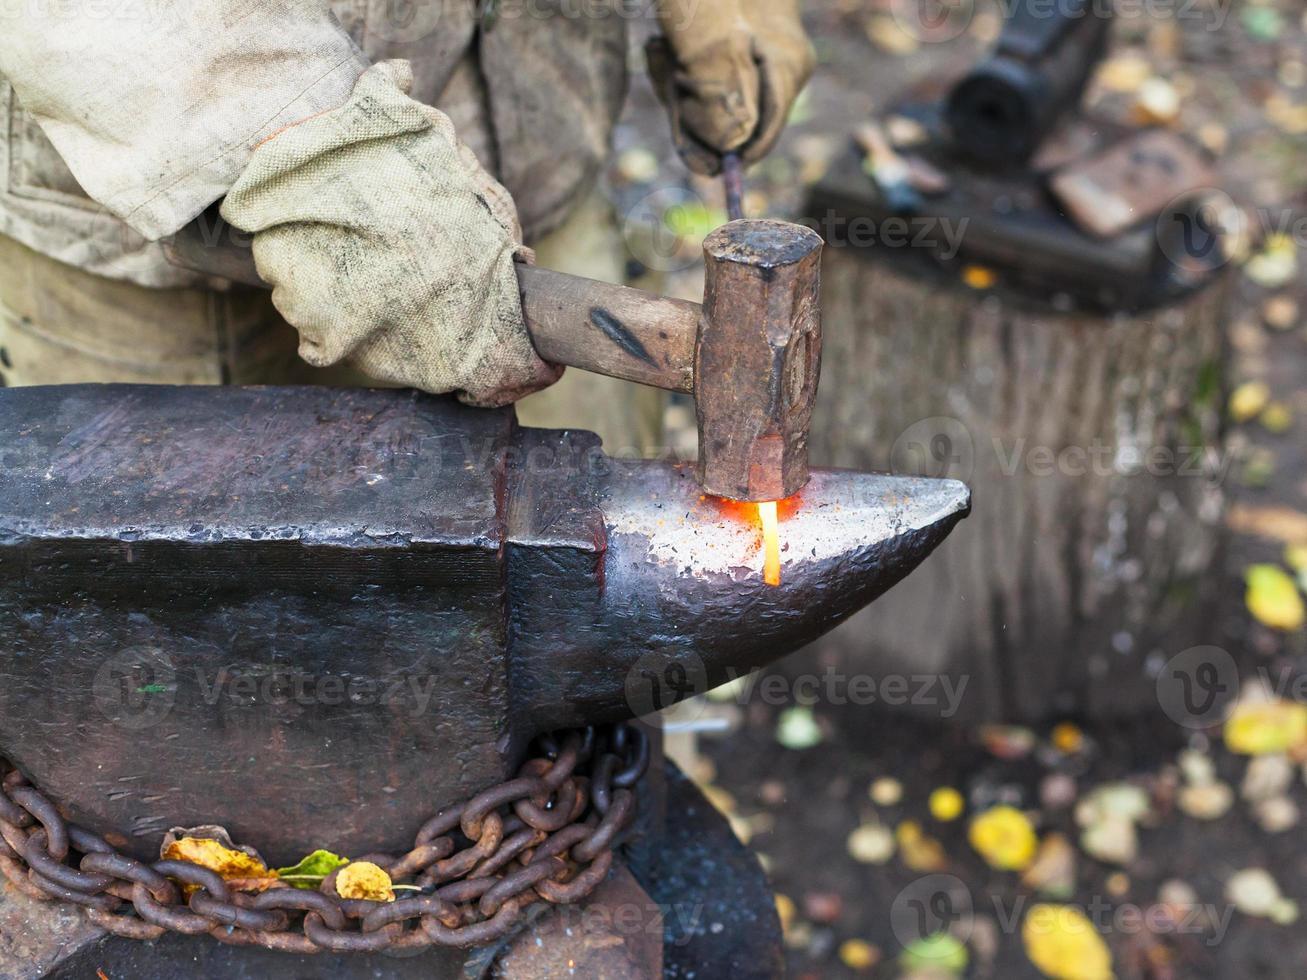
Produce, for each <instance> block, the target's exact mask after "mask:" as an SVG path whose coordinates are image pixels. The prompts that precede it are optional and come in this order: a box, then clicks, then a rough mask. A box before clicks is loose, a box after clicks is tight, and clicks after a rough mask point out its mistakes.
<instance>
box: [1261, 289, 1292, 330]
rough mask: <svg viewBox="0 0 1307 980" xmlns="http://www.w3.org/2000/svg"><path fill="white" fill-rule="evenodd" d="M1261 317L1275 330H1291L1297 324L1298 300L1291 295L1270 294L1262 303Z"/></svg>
mask: <svg viewBox="0 0 1307 980" xmlns="http://www.w3.org/2000/svg"><path fill="white" fill-rule="evenodd" d="M1262 319H1263V320H1265V321H1266V325H1267V326H1269V327H1271V328H1273V329H1275V330H1292V329H1293V328H1294V327H1295V326H1297V325H1298V302H1297V300H1295V299H1294V298H1293V297H1292V296H1272V297H1271V298H1270V299H1268V300H1267V301H1266V302H1265V303H1264V304H1262Z"/></svg>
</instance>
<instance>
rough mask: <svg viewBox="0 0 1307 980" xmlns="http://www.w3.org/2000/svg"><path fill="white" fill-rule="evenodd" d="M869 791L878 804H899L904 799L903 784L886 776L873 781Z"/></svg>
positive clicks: (872, 800) (873, 801) (874, 801)
mask: <svg viewBox="0 0 1307 980" xmlns="http://www.w3.org/2000/svg"><path fill="white" fill-rule="evenodd" d="M867 792H868V795H869V796H870V797H871V802H872V803H875V804H876V805H877V806H897V805H898V804H899V802H900V801H901V800H902V799H903V784H902V783H900V782H899V781H898V780H897V779H892V778H890V777H889V776H885V777H882V778H881V779H877V780H876V781H875V782H874V783H872V784H871V789H869V790H868V791H867Z"/></svg>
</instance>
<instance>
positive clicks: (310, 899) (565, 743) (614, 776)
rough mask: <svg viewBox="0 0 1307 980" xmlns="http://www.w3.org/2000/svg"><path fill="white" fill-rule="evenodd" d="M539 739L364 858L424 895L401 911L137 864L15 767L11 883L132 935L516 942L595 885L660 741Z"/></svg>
mask: <svg viewBox="0 0 1307 980" xmlns="http://www.w3.org/2000/svg"><path fill="white" fill-rule="evenodd" d="M538 744H539V746H540V749H541V751H542V753H543V754H542V755H541V756H540V757H538V758H533V759H530V760H529V761H528V762H526V763H525V764H524V765H523V766H522V768H521V769H520V770H519V771H518V775H517V777H516V778H514V779H511V780H509V781H507V782H505V783H501V784H500V785H498V786H494V787H491V788H490V789H487V790H485V791H484V792H482V793H478V794H477V795H476V796H474V797H473V798H472V799H470V800H468V801H467V802H466V803H464V804H462V805H461V806H457V807H452V808H449V809H446V810H443V811H441V812H440V813H437V814H436V815H435V816H434V817H432V818H431V819H430V820H428V821H427V822H426V823H425V824H423V826H422V827H421V829H419V830H418V832H417V835H416V837H415V839H414V845H413V848H412V849H411V850H410V851H408V852H407V853H405V854H400V855H386V854H369V855H365V856H363V857H360V858H357V859H356V860H367V861H371V862H373V863H375V864H378V865H380V866H381V867H382V868H384V869H385V870H386V872H387V873H388V874H389V875H390V877H391V880H392V881H393V882H394V883H395V884H397V885H409V886H412V888H411V889H409V888H405V889H401V890H400V895H401V896H402V897H399V898H397V899H396V900H395V901H393V902H373V901H364V900H359V899H345V898H341V897H340V896H339V895H338V894H337V893H336V889H335V882H336V876H337V874H338V873H339V872H338V871H337V872H333V873H332V874H330V875H328V876H327V877H326V879H325V880H324V881H323V882H322V885H321V887H320V888H319V889H318V890H316V891H313V890H306V889H301V888H293V887H290V886H289V885H288V884H286V883H285V882H276V883H275V884H274V885H273V886H272V887H271V888H268V889H267V890H265V891H261V892H259V893H257V894H249V893H247V892H243V891H239V890H236V889H234V888H232V887H231V885H230V884H229V883H228V882H227V881H224V880H223V878H222V877H221V876H220V875H218V874H217V873H216V872H213V871H210V870H209V869H208V868H204V867H202V866H200V865H198V864H192V863H190V862H187V861H155V862H154V863H152V864H151V863H147V862H144V861H138V860H136V859H135V858H132V857H129V856H127V855H124V854H121V853H120V852H118V851H117V850H115V849H114V848H113V847H112V846H111V845H110V844H108V843H107V842H106V841H105V840H103V839H102V838H100V837H98V836H96V835H95V834H92V833H90V832H89V831H87V830H85V829H83V828H81V827H78V826H76V825H75V824H69V823H67V822H66V821H65V820H64V819H63V817H62V816H61V815H60V814H59V811H58V809H57V808H56V806H55V805H54V804H53V803H52V802H51V801H50V800H49V799H47V798H46V797H45V796H44V795H42V794H41V792H40V791H39V790H37V789H36V788H35V787H33V786H32V785H31V784H29V783H28V781H27V779H26V778H25V777H24V776H23V775H22V773H20V772H19V771H18V770H17V769H14V768H13V767H12V766H11V765H10V764H9V763H8V762H7V761H6V760H4V759H0V776H3V779H0V874H3V875H4V877H5V878H7V879H8V880H9V881H10V882H11V883H12V884H13V885H14V887H15V888H17V889H18V890H19V891H21V892H23V894H25V895H29V896H31V897H32V898H35V899H37V900H40V901H51V900H54V901H64V902H73V903H75V904H77V905H80V906H82V907H83V908H84V910H85V913H86V916H87V918H88V919H90V920H91V921H92V922H94V923H95V924H96V925H98V926H100V927H101V928H103V929H105V930H106V931H108V932H111V933H114V934H115V935H118V936H126V937H128V938H130V939H144V940H152V939H158V938H159V937H160V936H162V935H163V934H164V933H165V932H179V933H185V934H188V935H198V934H200V933H207V934H209V935H210V936H213V937H214V938H215V939H217V940H219V941H221V942H224V943H231V944H234V945H256V946H263V947H265V948H268V949H273V950H279V951H283V952H290V953H318V952H321V951H323V950H329V951H331V952H377V951H379V950H384V949H393V948H399V949H422V948H425V947H428V946H449V947H458V948H468V947H472V946H481V945H485V944H487V943H491V942H494V941H496V940H498V939H500V938H502V937H503V936H505V935H506V934H507V933H509V932H510V931H511V930H512V929H513V927H514V926H515V924H516V923H517V921H518V919H519V918H520V916H521V913H522V910H523V909H525V908H526V907H527V906H529V905H531V904H532V903H534V902H539V901H546V902H551V903H554V904H570V903H573V902H578V901H581V900H582V899H584V898H585V897H586V896H588V895H589V894H590V893H591V892H593V891H594V889H595V888H596V887H598V885H599V883H600V882H602V881H603V880H604V877H605V876H606V875H607V874H608V870H609V868H610V867H611V866H612V862H613V848H614V847H615V846H616V844H617V843H618V838H619V836H620V835H621V833H622V831H624V830H625V829H626V828H627V827H628V826H629V825H630V823H631V821H632V819H633V817H634V813H635V796H634V792H633V788H634V786H635V784H636V783H637V782H638V781H639V779H640V777H641V776H642V775H643V774H644V772H645V770H646V769H647V768H648V765H649V744H648V741H647V739H646V737H645V735H644V733H643V732H641V731H640V730H639V729H638V728H635V727H634V726H630V725H617V726H613V727H610V728H605V729H601V730H596V729H593V728H590V729H585V730H583V731H573V732H568V733H565V734H563V735H558V736H549V737H546V738H543V739H540V740H539V742H538ZM179 884H180V885H182V886H185V887H184V888H182V887H178V885H179ZM413 889H416V890H413Z"/></svg>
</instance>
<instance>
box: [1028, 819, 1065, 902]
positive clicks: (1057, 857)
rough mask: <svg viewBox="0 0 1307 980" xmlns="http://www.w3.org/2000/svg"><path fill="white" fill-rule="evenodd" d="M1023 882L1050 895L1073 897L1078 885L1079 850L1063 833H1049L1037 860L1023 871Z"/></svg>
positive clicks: (1050, 896)
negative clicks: (1077, 860)
mask: <svg viewBox="0 0 1307 980" xmlns="http://www.w3.org/2000/svg"><path fill="white" fill-rule="evenodd" d="M1021 883H1022V884H1023V885H1025V886H1026V887H1027V888H1032V889H1034V890H1035V891H1037V892H1040V893H1041V894H1043V895H1047V896H1048V897H1049V898H1057V899H1067V898H1070V897H1071V894H1072V893H1073V892H1074V891H1075V887H1076V849H1075V848H1074V847H1072V846H1071V842H1070V841H1068V840H1067V839H1066V838H1065V837H1064V836H1063V835H1061V834H1049V835H1048V836H1047V837H1045V838H1044V840H1043V842H1042V843H1041V844H1040V845H1039V853H1038V854H1037V855H1036V856H1035V863H1034V864H1032V865H1031V866H1030V867H1029V868H1027V869H1026V870H1025V871H1024V872H1022V874H1021Z"/></svg>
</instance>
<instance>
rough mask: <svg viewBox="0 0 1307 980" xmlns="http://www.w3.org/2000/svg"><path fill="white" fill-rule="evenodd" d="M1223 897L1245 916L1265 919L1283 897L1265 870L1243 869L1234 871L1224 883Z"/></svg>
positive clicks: (1278, 887)
mask: <svg viewBox="0 0 1307 980" xmlns="http://www.w3.org/2000/svg"><path fill="white" fill-rule="evenodd" d="M1225 897H1226V898H1227V899H1228V900H1229V901H1230V904H1232V905H1233V906H1234V907H1235V908H1237V909H1238V910H1239V911H1240V912H1242V913H1244V914H1245V915H1252V916H1257V917H1258V918H1265V917H1267V916H1269V915H1270V914H1271V910H1272V909H1274V908H1275V907H1276V905H1278V904H1279V903H1280V901H1281V900H1282V899H1283V897H1284V896H1283V895H1281V893H1280V886H1279V885H1278V884H1277V883H1276V881H1275V879H1274V878H1273V877H1271V873H1270V872H1269V871H1267V870H1266V869H1265V868H1244V869H1243V870H1242V871H1236V872H1235V873H1234V874H1233V875H1231V876H1230V880H1229V881H1227V882H1226V883H1225Z"/></svg>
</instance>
